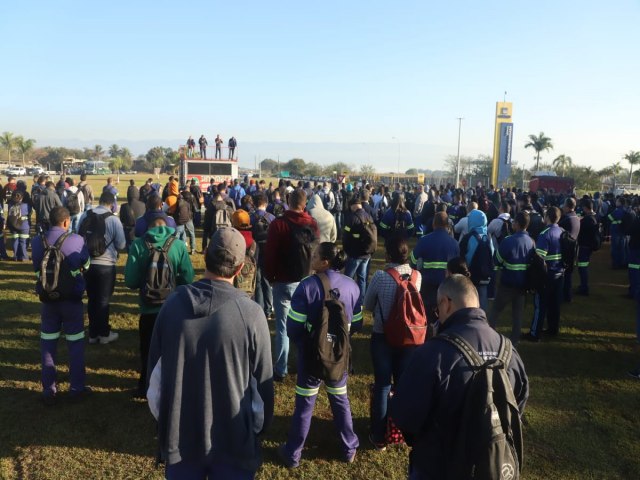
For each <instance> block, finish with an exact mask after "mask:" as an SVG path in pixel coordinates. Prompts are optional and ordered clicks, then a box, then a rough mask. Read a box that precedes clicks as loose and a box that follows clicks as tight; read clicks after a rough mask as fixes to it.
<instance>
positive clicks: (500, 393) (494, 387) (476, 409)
mask: <svg viewBox="0 0 640 480" xmlns="http://www.w3.org/2000/svg"><path fill="white" fill-rule="evenodd" d="M500 337H501V342H500V350H499V352H498V356H497V358H490V359H488V360H484V359H483V358H482V357H481V356H480V355H478V352H477V351H476V349H475V348H474V347H473V346H471V345H470V344H469V342H467V341H466V340H465V339H464V338H462V337H461V336H460V335H457V334H454V333H444V334H441V335H438V336H437V337H434V338H436V339H440V340H441V341H446V342H448V343H450V344H451V345H453V346H455V348H456V349H457V350H458V351H459V352H460V354H461V355H462V356H463V358H464V359H465V361H466V363H467V364H468V368H469V369H470V370H471V372H472V375H471V379H470V380H469V382H468V384H467V389H466V393H465V398H464V403H463V407H462V411H461V412H460V417H459V418H460V428H459V429H458V430H457V432H455V434H454V437H453V442H452V444H451V445H450V446H447V447H446V448H445V451H447V452H448V455H447V459H446V463H445V465H446V478H447V479H462V478H465V479H466V478H477V479H509V480H518V479H519V478H520V471H521V469H522V460H523V451H522V424H521V420H520V410H519V407H518V403H517V401H516V399H515V396H514V394H513V387H512V386H511V381H510V380H509V375H508V373H507V368H508V366H509V362H510V361H511V354H512V345H511V342H510V341H509V339H507V338H506V337H504V336H503V335H500ZM461 368H465V367H461Z"/></svg>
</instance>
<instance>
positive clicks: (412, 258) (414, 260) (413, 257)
mask: <svg viewBox="0 0 640 480" xmlns="http://www.w3.org/2000/svg"><path fill="white" fill-rule="evenodd" d="M410 258H411V263H414V264H415V263H418V260H417V259H416V257H415V255H414V254H413V250H411V256H410Z"/></svg>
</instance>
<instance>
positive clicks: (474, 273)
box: [460, 232, 495, 285]
mask: <svg viewBox="0 0 640 480" xmlns="http://www.w3.org/2000/svg"><path fill="white" fill-rule="evenodd" d="M471 237H473V238H475V239H476V241H477V242H478V246H477V247H476V251H475V252H474V253H473V258H471V263H470V264H469V272H470V273H471V281H472V282H473V284H474V285H488V284H489V280H490V279H491V276H492V275H493V269H494V267H495V264H494V261H493V254H492V253H491V240H490V239H489V236H488V235H487V236H485V237H484V238H481V237H480V235H478V233H477V232H470V233H467V234H466V235H465V236H464V237H463V238H462V241H461V242H460V253H461V254H462V256H466V254H467V247H468V246H469V239H471ZM463 252H464V253H463Z"/></svg>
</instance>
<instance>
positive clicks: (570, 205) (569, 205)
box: [562, 197, 576, 213]
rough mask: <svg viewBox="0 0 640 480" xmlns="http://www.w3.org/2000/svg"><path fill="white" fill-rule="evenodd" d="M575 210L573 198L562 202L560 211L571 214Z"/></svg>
mask: <svg viewBox="0 0 640 480" xmlns="http://www.w3.org/2000/svg"><path fill="white" fill-rule="evenodd" d="M575 209H576V199H575V198H573V197H567V199H566V200H565V201H564V205H563V207H562V210H564V212H565V213H570V212H573V211H574V210H575Z"/></svg>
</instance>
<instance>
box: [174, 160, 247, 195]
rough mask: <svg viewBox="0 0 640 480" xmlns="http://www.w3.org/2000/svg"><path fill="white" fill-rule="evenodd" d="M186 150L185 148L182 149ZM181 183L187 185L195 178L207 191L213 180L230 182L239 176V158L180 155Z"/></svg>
mask: <svg viewBox="0 0 640 480" xmlns="http://www.w3.org/2000/svg"><path fill="white" fill-rule="evenodd" d="M182 151H184V150H182ZM178 175H179V182H180V185H186V184H187V183H189V182H191V179H193V178H195V179H196V183H197V184H198V185H199V186H200V190H201V191H202V192H206V191H207V189H208V188H209V185H211V183H212V182H213V183H214V184H218V183H220V182H229V181H231V180H233V179H235V178H238V160H211V159H202V158H188V157H187V156H186V155H184V154H183V155H181V156H180V165H179V167H178Z"/></svg>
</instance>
